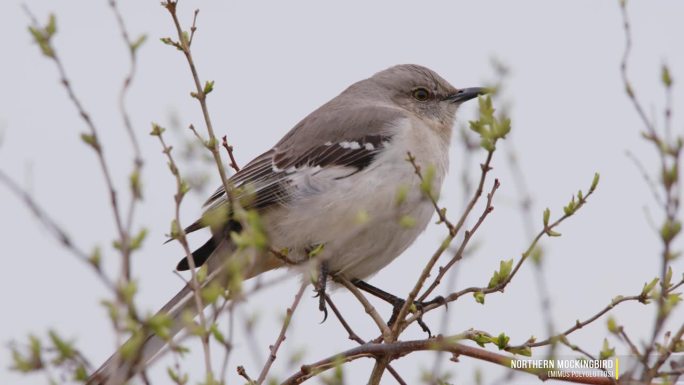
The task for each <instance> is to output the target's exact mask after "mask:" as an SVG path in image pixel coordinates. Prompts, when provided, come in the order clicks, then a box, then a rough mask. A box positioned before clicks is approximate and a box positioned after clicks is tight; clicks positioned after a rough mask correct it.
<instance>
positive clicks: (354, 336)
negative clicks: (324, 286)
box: [325, 294, 406, 385]
mask: <svg viewBox="0 0 684 385" xmlns="http://www.w3.org/2000/svg"><path fill="white" fill-rule="evenodd" d="M325 302H326V303H327V304H328V306H329V307H330V309H332V311H333V314H335V317H336V318H337V319H338V320H339V321H340V324H342V327H343V328H344V330H346V331H347V334H348V335H349V339H350V340H352V341H356V342H357V343H358V344H359V345H364V344H365V343H366V341H364V340H363V339H362V338H361V337H359V336H358V334H356V332H354V330H353V329H352V328H351V326H349V323H347V321H346V320H345V319H344V317H343V316H342V313H341V312H340V311H339V310H338V309H337V306H336V305H335V303H334V302H333V301H332V299H330V296H328V295H327V294H325ZM387 371H388V372H390V374H392V376H393V377H394V379H395V380H397V383H399V385H406V381H404V379H403V378H401V375H399V372H397V371H396V370H395V369H394V368H393V367H392V365H389V364H388V365H387Z"/></svg>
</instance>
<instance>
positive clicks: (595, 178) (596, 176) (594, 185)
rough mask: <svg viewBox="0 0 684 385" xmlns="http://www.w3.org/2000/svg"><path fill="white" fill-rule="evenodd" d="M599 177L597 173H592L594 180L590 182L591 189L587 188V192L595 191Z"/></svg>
mask: <svg viewBox="0 0 684 385" xmlns="http://www.w3.org/2000/svg"><path fill="white" fill-rule="evenodd" d="M600 177H601V176H600V175H599V173H597V172H595V173H594V179H593V180H592V181H591V187H589V192H593V191H594V190H596V187H597V186H598V183H599V179H600Z"/></svg>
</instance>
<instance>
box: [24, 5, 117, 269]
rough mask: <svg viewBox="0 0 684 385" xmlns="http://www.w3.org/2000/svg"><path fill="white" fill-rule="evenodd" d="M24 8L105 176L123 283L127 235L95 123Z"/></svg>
mask: <svg viewBox="0 0 684 385" xmlns="http://www.w3.org/2000/svg"><path fill="white" fill-rule="evenodd" d="M24 10H25V12H26V13H27V14H28V16H29V18H30V19H31V24H32V28H33V31H38V32H39V33H42V40H41V41H40V42H39V44H42V45H44V46H45V47H47V51H45V50H44V51H43V52H44V54H45V56H47V57H48V58H50V59H51V60H52V61H53V62H54V63H55V66H56V67H57V72H58V74H59V78H60V82H61V84H62V85H63V86H64V89H65V90H66V92H67V95H68V97H69V100H71V103H72V104H73V105H74V107H75V108H76V110H77V111H78V114H79V116H80V117H81V119H82V120H83V122H84V123H85V125H86V127H87V128H88V131H89V134H82V135H81V137H82V138H83V140H84V142H86V144H88V145H89V146H90V147H91V148H92V149H93V150H94V151H95V154H96V157H97V160H98V164H99V165H100V170H101V171H102V175H103V176H104V179H105V185H106V188H107V191H108V194H109V200H110V205H111V208H112V214H113V215H114V222H115V225H116V230H117V232H118V235H119V243H120V245H121V256H122V278H123V279H124V281H125V282H128V280H129V279H130V244H129V241H130V239H129V238H130V236H129V234H128V233H127V232H126V229H125V227H124V224H123V219H122V217H121V210H120V208H119V202H118V199H117V192H116V188H115V187H114V181H113V180H112V176H111V173H110V169H109V165H108V164H107V159H106V158H105V156H104V151H103V148H102V145H101V143H100V141H99V136H98V129H97V127H96V126H95V123H94V122H93V120H92V119H91V117H90V114H88V112H86V110H85V108H84V107H83V104H82V103H81V100H80V99H79V98H78V96H76V92H75V91H74V89H73V87H72V86H71V82H70V81H69V79H68V77H67V74H66V70H65V69H64V65H63V64H62V60H61V59H60V57H59V55H58V54H57V51H56V50H55V48H54V46H53V45H52V40H51V38H50V37H51V36H50V35H49V34H48V33H47V30H46V29H45V28H42V27H41V26H40V24H39V23H38V21H37V19H36V17H35V16H34V15H33V14H32V13H31V11H30V10H29V9H28V7H27V6H25V5H24ZM34 37H35V36H34Z"/></svg>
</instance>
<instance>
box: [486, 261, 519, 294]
mask: <svg viewBox="0 0 684 385" xmlns="http://www.w3.org/2000/svg"><path fill="white" fill-rule="evenodd" d="M512 270H513V259H509V260H507V261H501V262H499V270H497V271H495V272H494V274H493V275H492V278H491V279H490V280H489V284H488V285H487V287H488V288H490V289H491V288H493V287H496V286H498V285H500V284H502V283H504V282H505V281H506V279H507V278H508V276H509V275H510V274H511V271H512Z"/></svg>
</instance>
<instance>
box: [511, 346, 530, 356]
mask: <svg viewBox="0 0 684 385" xmlns="http://www.w3.org/2000/svg"><path fill="white" fill-rule="evenodd" d="M504 350H506V351H507V352H510V353H513V354H517V355H521V356H526V357H532V348H530V347H529V346H524V347H519V348H513V347H507V348H506V349H504Z"/></svg>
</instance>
